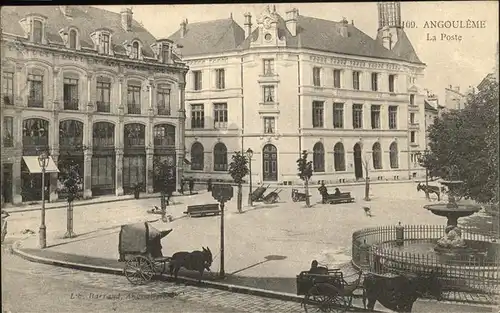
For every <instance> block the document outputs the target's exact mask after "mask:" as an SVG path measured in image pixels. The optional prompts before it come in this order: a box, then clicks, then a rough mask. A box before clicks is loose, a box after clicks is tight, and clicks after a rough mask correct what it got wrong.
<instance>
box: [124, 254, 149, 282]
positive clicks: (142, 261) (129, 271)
mask: <svg viewBox="0 0 500 313" xmlns="http://www.w3.org/2000/svg"><path fill="white" fill-rule="evenodd" d="M123 271H124V274H125V277H127V279H128V281H129V282H130V283H132V284H133V285H143V284H145V283H147V282H149V281H150V280H151V278H153V276H154V275H155V270H154V266H153V263H152V262H151V261H150V260H149V259H147V258H145V257H143V256H136V257H134V258H132V259H130V260H128V261H127V263H126V264H125V268H124V270H123Z"/></svg>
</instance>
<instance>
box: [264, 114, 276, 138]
mask: <svg viewBox="0 0 500 313" xmlns="http://www.w3.org/2000/svg"><path fill="white" fill-rule="evenodd" d="M275 131H276V121H275V119H274V117H264V133H265V134H274V133H275Z"/></svg>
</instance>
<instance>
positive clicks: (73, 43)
mask: <svg viewBox="0 0 500 313" xmlns="http://www.w3.org/2000/svg"><path fill="white" fill-rule="evenodd" d="M76 35H77V34H76V30H74V29H72V30H70V31H69V48H70V49H76Z"/></svg>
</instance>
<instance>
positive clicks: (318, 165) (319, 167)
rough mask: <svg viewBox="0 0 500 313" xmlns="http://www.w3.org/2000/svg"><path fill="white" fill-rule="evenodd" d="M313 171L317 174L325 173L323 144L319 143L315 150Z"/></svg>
mask: <svg viewBox="0 0 500 313" xmlns="http://www.w3.org/2000/svg"><path fill="white" fill-rule="evenodd" d="M313 170H314V171H315V172H324V171H325V149H324V148H323V144H322V143H321V142H317V143H316V144H315V145H314V148H313Z"/></svg>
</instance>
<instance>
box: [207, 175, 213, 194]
mask: <svg viewBox="0 0 500 313" xmlns="http://www.w3.org/2000/svg"><path fill="white" fill-rule="evenodd" d="M207 191H208V192H212V178H209V179H208V180H207Z"/></svg>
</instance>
